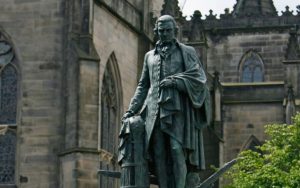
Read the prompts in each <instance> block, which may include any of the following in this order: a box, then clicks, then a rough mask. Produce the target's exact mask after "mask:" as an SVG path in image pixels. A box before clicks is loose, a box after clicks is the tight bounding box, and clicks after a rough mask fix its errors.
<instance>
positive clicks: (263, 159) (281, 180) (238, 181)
mask: <svg viewBox="0 0 300 188" xmlns="http://www.w3.org/2000/svg"><path fill="white" fill-rule="evenodd" d="M266 133H267V135H268V136H269V137H270V139H269V140H267V141H266V142H265V143H264V144H263V145H262V146H259V147H258V149H259V150H260V151H261V153H258V152H255V151H251V150H248V151H244V152H241V153H240V154H239V156H238V159H239V160H238V162H237V164H235V165H234V166H233V167H232V169H231V170H230V171H229V172H228V174H227V175H228V176H229V178H230V179H232V183H231V184H230V185H229V186H227V187H228V188H229V187H230V188H300V114H299V113H298V114H297V115H296V116H295V118H294V124H293V125H279V124H273V125H267V126H266Z"/></svg>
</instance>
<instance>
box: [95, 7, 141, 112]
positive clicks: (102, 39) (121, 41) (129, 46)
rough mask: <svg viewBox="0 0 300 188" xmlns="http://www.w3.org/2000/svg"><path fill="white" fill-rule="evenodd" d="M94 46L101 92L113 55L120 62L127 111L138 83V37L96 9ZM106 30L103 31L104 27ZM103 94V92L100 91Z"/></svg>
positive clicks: (112, 17)
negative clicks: (108, 62) (109, 61)
mask: <svg viewBox="0 0 300 188" xmlns="http://www.w3.org/2000/svg"><path fill="white" fill-rule="evenodd" d="M94 18H95V20H94V44H95V46H96V50H97V52H98V54H99V56H100V59H101V62H100V86H99V88H100V90H101V88H102V80H103V73H104V71H105V68H106V63H107V61H108V59H109V57H110V55H111V54H112V53H114V54H115V56H116V60H117V62H118V66H119V70H120V75H121V85H122V90H123V92H122V93H123V101H124V104H123V110H124V111H126V110H127V108H128V105H129V102H130V99H131V97H132V96H133V94H134V91H135V88H136V85H137V82H136V75H137V67H138V65H137V64H138V35H137V34H135V33H134V32H133V31H132V30H131V29H130V28H128V27H127V26H126V25H125V24H124V23H123V22H122V21H120V20H118V19H117V18H116V17H115V16H113V15H112V14H111V13H109V12H108V11H107V10H105V9H101V8H100V7H98V6H95V8H94ZM104 26H105V27H106V29H103V27H104ZM100 93H101V91H100Z"/></svg>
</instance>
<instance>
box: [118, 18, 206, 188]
mask: <svg viewBox="0 0 300 188" xmlns="http://www.w3.org/2000/svg"><path fill="white" fill-rule="evenodd" d="M154 31H155V33H156V34H157V35H158V37H159V41H158V42H157V44H156V46H155V49H153V50H151V51H149V52H148V53H147V54H146V55H145V60H144V65H143V70H142V74H141V78H140V80H139V83H138V86H137V89H136V91H135V94H134V96H133V98H132V100H131V102H130V105H129V109H128V111H127V112H126V113H125V114H124V116H123V119H126V118H129V117H131V116H134V115H135V114H137V113H139V112H141V114H143V115H144V120H145V132H146V139H145V140H146V146H145V147H146V149H147V151H148V157H149V160H150V161H151V162H153V164H154V173H155V176H156V177H157V179H158V184H159V187H160V188H184V187H185V182H186V176H187V172H188V170H189V168H190V167H193V169H199V170H200V169H204V168H205V163H204V153H203V138H202V128H203V127H205V126H207V125H208V122H209V114H210V113H209V110H210V108H209V104H208V103H209V91H208V89H207V86H206V76H205V72H204V70H203V67H202V65H201V62H200V60H199V58H198V56H197V54H196V51H195V49H194V48H193V47H190V46H186V45H184V44H181V43H179V42H178V41H177V40H176V33H177V26H176V22H175V20H174V18H173V17H172V16H169V15H164V16H161V17H160V18H159V19H158V20H157V22H156V27H155V30H154Z"/></svg>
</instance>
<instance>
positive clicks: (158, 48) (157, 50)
mask: <svg viewBox="0 0 300 188" xmlns="http://www.w3.org/2000/svg"><path fill="white" fill-rule="evenodd" d="M165 46H166V45H165V44H163V43H162V42H161V41H157V42H156V44H155V50H154V53H155V54H157V53H160V51H161V50H162V49H163V48H164V47H165ZM168 46H170V47H172V46H176V47H179V42H178V41H177V39H174V40H173V41H172V42H170V43H169V44H168Z"/></svg>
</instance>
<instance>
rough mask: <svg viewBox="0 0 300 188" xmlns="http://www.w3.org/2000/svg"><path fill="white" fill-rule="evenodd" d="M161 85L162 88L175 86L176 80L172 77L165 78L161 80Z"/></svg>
mask: <svg viewBox="0 0 300 188" xmlns="http://www.w3.org/2000/svg"><path fill="white" fill-rule="evenodd" d="M159 86H160V87H161V88H175V87H176V82H175V80H174V79H172V78H165V79H163V80H162V81H161V82H160V84H159Z"/></svg>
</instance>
